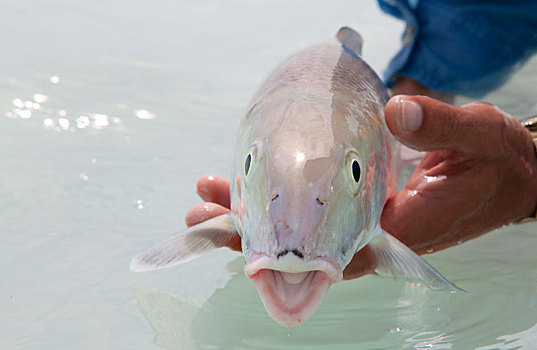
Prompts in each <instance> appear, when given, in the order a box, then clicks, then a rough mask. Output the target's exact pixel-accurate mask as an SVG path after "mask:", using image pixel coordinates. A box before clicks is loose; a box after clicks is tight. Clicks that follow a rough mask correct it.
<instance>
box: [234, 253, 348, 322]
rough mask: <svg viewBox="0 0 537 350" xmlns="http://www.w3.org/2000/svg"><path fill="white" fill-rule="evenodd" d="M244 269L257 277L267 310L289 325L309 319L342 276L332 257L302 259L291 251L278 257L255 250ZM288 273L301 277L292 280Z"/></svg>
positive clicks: (250, 275) (249, 275) (275, 318)
mask: <svg viewBox="0 0 537 350" xmlns="http://www.w3.org/2000/svg"><path fill="white" fill-rule="evenodd" d="M244 272H245V274H246V276H247V277H249V278H251V279H252V280H253V281H254V283H255V286H256V288H257V291H258V293H259V296H260V297H261V301H262V302H263V305H264V306H265V309H266V310H267V312H268V314H269V315H270V316H271V317H272V318H273V319H274V320H275V321H276V322H278V323H280V324H281V325H283V326H286V327H294V326H297V325H299V324H301V323H303V322H304V321H306V320H307V319H308V318H309V317H310V316H311V315H312V314H313V312H314V311H315V310H316V309H317V307H318V306H319V305H320V303H321V301H322V299H323V298H324V296H325V295H326V293H327V292H328V288H329V287H330V286H331V285H332V284H333V283H336V282H338V281H340V280H341V278H342V272H341V268H339V266H338V265H337V264H336V263H334V262H332V261H331V260H330V259H325V258H316V259H313V260H310V261H303V260H301V259H299V258H297V257H295V256H291V255H287V256H285V257H283V258H280V259H276V258H272V257H268V256H266V255H263V254H255V255H253V256H251V258H250V259H249V261H248V263H247V264H246V266H245V267H244ZM286 274H296V275H295V276H296V277H298V279H297V280H295V281H294V282H290V280H289V275H286ZM299 274H300V275H299Z"/></svg>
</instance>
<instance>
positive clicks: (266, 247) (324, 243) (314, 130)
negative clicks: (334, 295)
mask: <svg viewBox="0 0 537 350" xmlns="http://www.w3.org/2000/svg"><path fill="white" fill-rule="evenodd" d="M295 94H296V96H295ZM347 102H348V101H345V98H344V96H341V98H335V97H334V96H333V94H328V95H326V96H325V95H322V96H319V94H315V93H312V94H311V95H308V93H307V92H306V91H304V90H301V91H299V92H296V91H293V90H284V91H280V92H278V93H275V94H273V95H271V96H269V97H265V98H263V99H262V100H261V101H260V102H258V103H254V104H253V105H252V107H251V108H250V109H249V111H248V112H247V114H246V116H245V118H244V119H243V123H242V125H241V128H240V131H239V136H238V141H237V145H236V150H235V165H234V174H233V177H232V178H233V179H234V181H232V184H231V203H232V213H233V217H234V221H235V224H236V226H237V229H238V231H239V234H240V235H241V239H242V251H243V254H244V257H245V260H246V265H245V273H246V275H247V276H248V277H250V278H252V279H253V280H254V282H255V284H256V287H257V289H258V292H259V294H260V296H261V299H262V301H263V303H264V305H265V308H266V309H267V311H268V312H269V314H270V315H271V316H272V318H273V319H275V320H276V321H277V322H279V323H281V324H283V325H285V326H295V325H298V324H300V323H301V322H303V321H304V320H306V319H307V318H308V317H309V316H310V315H311V314H312V313H313V312H314V311H315V309H316V308H317V307H318V305H319V304H320V302H321V300H322V299H323V297H324V295H325V294H326V292H327V290H328V288H329V286H330V285H331V284H333V283H336V282H338V281H340V280H341V279H342V274H343V273H342V272H343V269H344V268H345V266H346V265H347V264H348V263H349V262H350V260H351V259H352V257H353V255H354V253H355V252H356V251H357V250H359V249H360V248H361V247H363V246H365V245H366V244H367V241H368V239H370V237H369V236H370V233H371V232H372V229H373V228H374V226H376V225H377V224H378V218H379V216H380V211H381V209H382V205H383V197H382V196H378V193H380V192H382V189H381V191H380V192H379V188H380V187H382V186H385V182H386V181H385V179H384V177H385V172H383V169H382V166H381V165H382V160H381V159H379V157H380V156H382V155H383V145H382V143H383V142H382V140H383V136H384V129H383V127H382V125H381V124H380V123H378V121H377V120H376V119H375V120H372V119H371V116H370V115H368V113H369V112H368V111H364V110H362V109H359V108H355V107H353V106H349V104H348V103H347ZM375 118H377V119H378V116H377V117H375ZM379 140H380V142H379ZM379 186H380V187H379ZM380 197H382V198H380ZM381 202H382V203H381Z"/></svg>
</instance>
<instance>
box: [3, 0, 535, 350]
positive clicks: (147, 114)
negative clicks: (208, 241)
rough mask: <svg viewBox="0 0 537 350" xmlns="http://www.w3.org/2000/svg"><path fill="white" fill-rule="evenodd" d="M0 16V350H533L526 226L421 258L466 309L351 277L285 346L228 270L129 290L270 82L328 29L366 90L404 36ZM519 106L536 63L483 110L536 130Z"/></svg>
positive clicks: (223, 10)
mask: <svg viewBox="0 0 537 350" xmlns="http://www.w3.org/2000/svg"><path fill="white" fill-rule="evenodd" d="M0 12H1V15H0V19H1V20H0V32H1V33H2V40H0V49H1V52H2V55H1V58H0V128H1V130H2V137H1V138H0V222H1V223H2V227H3V229H2V230H1V231H0V238H1V240H2V244H1V245H0V278H1V280H2V284H1V286H0V310H1V313H0V348H1V349H96V348H100V349H159V348H166V349H219V348H221V349H281V348H286V349H326V348H330V349H390V348H393V349H471V348H477V349H487V350H489V349H515V348H516V349H518V348H522V349H534V348H535V345H534V344H537V325H536V323H537V272H536V271H535V266H537V256H536V254H535V251H536V249H537V243H536V241H535V231H536V228H537V226H536V225H535V224H526V225H521V226H511V227H508V228H505V229H502V230H499V231H495V232H492V233H490V234H487V235H485V236H482V237H480V238H478V239H475V240H473V241H470V242H466V243H464V244H462V245H460V246H457V247H453V248H450V249H448V250H445V251H441V252H438V253H434V254H432V255H429V256H427V259H428V261H430V262H431V263H432V264H433V265H434V266H436V267H437V268H438V269H439V270H440V271H442V273H443V274H445V275H446V276H448V277H449V278H450V279H451V280H452V281H453V282H454V283H456V284H457V285H460V286H461V287H463V288H465V289H466V290H468V291H469V292H468V293H465V294H457V295H450V294H441V293H432V292H430V291H428V290H424V289H423V288H421V287H417V286H412V285H408V284H404V283H396V282H394V281H392V280H390V279H382V278H378V277H374V276H367V277H364V278H361V279H359V280H355V281H351V282H343V283H340V284H338V285H336V286H334V287H332V288H331V290H330V291H329V293H328V295H327V297H326V299H325V301H324V302H323V304H322V305H321V307H320V309H319V310H318V311H317V313H316V314H314V316H313V317H312V319H310V320H309V321H308V322H307V323H306V324H304V325H303V326H300V327H298V328H293V329H286V328H283V327H281V326H278V325H277V324H275V323H274V322H273V321H272V320H271V319H270V318H269V316H268V315H267V314H266V312H265V311H264V309H263V306H262V304H261V302H260V300H259V298H258V296H257V293H256V290H255V288H254V285H253V283H251V281H249V280H247V279H246V278H245V277H244V275H243V274H242V261H241V258H240V255H238V254H236V253H232V252H229V251H227V250H221V251H217V252H214V253H211V254H209V255H207V256H205V257H204V258H203V259H199V260H196V261H192V262H190V263H187V264H185V265H184V266H180V267H177V268H174V269H169V270H164V271H157V272H153V273H145V274H132V273H130V272H129V271H128V265H129V261H130V258H131V257H132V256H133V255H134V254H135V253H137V252H138V251H140V250H141V249H142V248H144V247H146V246H147V245H148V244H150V243H151V242H153V241H154V240H156V239H159V238H161V237H163V236H166V235H167V234H169V233H171V232H174V231H176V230H178V229H180V228H182V227H183V225H184V224H183V217H184V214H185V213H186V211H187V210H188V209H189V208H190V207H191V206H192V205H193V204H195V203H197V202H198V201H199V199H198V198H197V196H196V195H195V193H194V184H195V181H196V180H197V178H198V177H199V176H201V175H203V174H206V173H208V172H213V173H217V174H221V175H227V174H228V172H229V168H230V158H231V157H230V154H231V149H232V145H233V138H234V135H235V131H236V128H237V126H238V122H239V118H240V116H241V115H242V113H243V112H244V108H245V106H246V105H247V102H248V100H249V98H250V96H251V94H252V93H253V92H254V90H255V88H256V86H257V84H258V83H259V82H260V80H261V79H262V77H263V76H265V75H266V74H267V73H268V71H269V70H270V69H271V68H272V67H273V66H274V65H275V64H276V63H277V62H279V61H280V60H282V59H283V58H285V57H286V56H288V55H289V54H291V53H293V52H295V51H296V50H298V49H300V48H303V47H305V46H307V45H309V44H312V43H316V42H319V41H322V40H324V39H326V38H328V37H329V36H331V35H333V34H334V33H335V32H336V30H337V29H338V28H339V26H341V25H343V24H345V25H350V26H352V27H354V28H356V29H357V30H359V31H360V32H361V33H362V35H363V36H364V38H365V46H364V56H365V59H366V60H367V61H368V62H370V63H371V64H372V66H373V68H375V69H376V70H377V71H381V70H382V68H383V67H384V66H385V64H386V63H387V62H388V60H389V58H390V57H391V55H392V54H393V53H394V52H395V51H396V50H397V48H398V45H399V41H398V40H399V36H400V33H401V30H402V25H401V24H400V23H398V22H396V21H395V20H393V19H391V18H390V17H387V16H384V15H382V14H381V13H380V12H379V10H378V9H377V7H376V3H375V2H374V1H368V2H358V1H336V2H331V3H330V5H328V4H315V6H313V5H312V4H311V2H307V1H294V2H292V3H291V4H290V3H288V2H285V1H265V2H262V1H258V2H255V3H253V2H247V1H228V2H225V3H224V2H216V1H198V2H195V3H194V2H178V1H176V2H171V1H153V2H142V1H136V2H132V1H126V0H124V1H111V2H95V1H94V2H87V1H79V0H76V1H69V2H67V1H60V0H50V1H47V2H40V1H36V0H34V1H30V0H28V1H24V2H23V1H15V0H6V1H3V2H2V11H0ZM535 86H537V60H535V59H534V60H532V61H531V62H530V63H529V64H528V65H527V66H526V67H525V68H524V69H523V70H522V71H520V72H519V73H518V74H517V76H515V77H514V78H513V79H512V80H511V81H510V82H509V83H508V84H507V85H506V86H504V87H503V88H502V89H500V90H499V91H497V92H495V93H494V94H492V95H490V96H487V97H486V100H488V101H490V102H494V103H497V104H499V105H500V106H501V107H502V108H504V109H506V110H507V111H508V112H510V113H512V114H513V115H516V116H519V117H525V116H529V115H532V114H537V106H536V105H535V91H534V88H531V87H535ZM27 101H28V102H27ZM463 101H464V100H460V102H461V103H462V102H463Z"/></svg>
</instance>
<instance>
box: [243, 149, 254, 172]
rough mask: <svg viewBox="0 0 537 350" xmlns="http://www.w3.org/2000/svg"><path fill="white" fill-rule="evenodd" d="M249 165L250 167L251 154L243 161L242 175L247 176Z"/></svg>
mask: <svg viewBox="0 0 537 350" xmlns="http://www.w3.org/2000/svg"><path fill="white" fill-rule="evenodd" d="M250 165H252V154H251V153H248V156H247V157H246V160H245V161H244V174H245V175H246V176H248V172H249V171H250Z"/></svg>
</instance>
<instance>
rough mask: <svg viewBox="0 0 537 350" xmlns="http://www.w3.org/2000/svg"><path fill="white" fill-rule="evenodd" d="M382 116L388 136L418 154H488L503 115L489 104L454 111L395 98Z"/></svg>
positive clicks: (425, 99) (418, 98)
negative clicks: (446, 150)
mask: <svg viewBox="0 0 537 350" xmlns="http://www.w3.org/2000/svg"><path fill="white" fill-rule="evenodd" d="M385 115H386V123H387V124H388V127H389V129H390V131H391V132H392V134H393V135H394V136H395V137H396V138H397V139H398V140H399V141H401V142H402V143H403V144H405V145H407V146H408V147H411V148H414V149H417V150H420V151H435V150H440V149H458V150H461V151H464V152H467V153H475V152H481V151H487V150H488V151H490V146H491V145H490V143H491V137H494V136H495V135H497V134H498V133H501V130H503V127H504V126H505V124H506V120H505V117H506V115H505V113H503V112H502V111H501V110H500V109H498V108H497V107H495V106H493V105H491V104H488V103H472V104H468V105H465V106H463V107H456V106H452V105H450V104H447V103H443V102H440V101H437V100H434V99H432V98H429V97H425V96H406V95H398V96H395V97H393V98H391V99H390V100H389V101H388V103H387V104H386V109H385ZM492 139H493V138H492Z"/></svg>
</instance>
